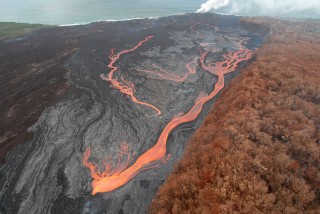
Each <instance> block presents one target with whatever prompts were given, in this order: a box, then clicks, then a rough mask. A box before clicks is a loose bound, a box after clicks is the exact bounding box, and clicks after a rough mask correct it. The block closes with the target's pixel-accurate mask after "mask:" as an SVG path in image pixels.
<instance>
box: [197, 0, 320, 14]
mask: <svg viewBox="0 0 320 214" xmlns="http://www.w3.org/2000/svg"><path fill="white" fill-rule="evenodd" d="M209 11H213V12H217V13H224V14H232V15H244V16H282V17H299V18H320V0H306V1H303V0H208V1H207V2H206V3H203V4H202V5H201V7H200V9H198V11H197V12H209Z"/></svg>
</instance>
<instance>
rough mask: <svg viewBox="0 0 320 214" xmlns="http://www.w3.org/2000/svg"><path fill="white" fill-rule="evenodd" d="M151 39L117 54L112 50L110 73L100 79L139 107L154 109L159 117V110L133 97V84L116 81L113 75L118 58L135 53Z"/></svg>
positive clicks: (150, 37) (109, 65)
mask: <svg viewBox="0 0 320 214" xmlns="http://www.w3.org/2000/svg"><path fill="white" fill-rule="evenodd" d="M152 38H153V36H148V37H146V38H145V39H143V40H142V41H140V42H139V43H138V44H137V45H136V46H134V47H133V48H131V49H128V50H123V51H120V52H119V53H114V51H115V49H112V50H111V53H110V55H109V59H110V63H109V64H108V68H110V69H111V71H110V73H109V74H108V76H105V75H103V74H102V75H101V78H102V79H103V80H106V81H109V82H110V83H111V84H112V86H113V87H114V88H117V89H119V90H120V92H121V93H123V94H126V95H128V96H129V97H130V98H131V100H132V101H133V102H135V103H137V104H140V105H144V106H147V107H150V108H152V109H154V110H155V111H157V113H158V115H161V111H160V109H158V108H157V107H155V106H154V105H152V104H149V103H146V102H142V101H140V100H138V99H137V97H136V96H135V95H134V93H135V92H136V90H135V88H134V84H133V83H132V82H130V81H126V80H124V79H123V78H122V79H121V80H122V81H118V79H117V78H116V77H114V73H115V72H116V71H117V70H118V67H116V66H115V65H114V64H115V63H116V62H117V61H118V60H119V58H120V57H121V56H122V55H123V54H127V53H130V52H133V51H135V50H136V49H137V48H139V47H140V46H141V45H142V44H143V43H145V42H147V41H148V40H149V39H152Z"/></svg>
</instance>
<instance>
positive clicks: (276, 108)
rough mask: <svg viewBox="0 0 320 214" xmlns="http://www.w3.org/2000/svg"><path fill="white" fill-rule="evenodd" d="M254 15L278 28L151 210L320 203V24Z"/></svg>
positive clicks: (293, 209) (305, 207)
mask: <svg viewBox="0 0 320 214" xmlns="http://www.w3.org/2000/svg"><path fill="white" fill-rule="evenodd" d="M246 21H249V22H256V23H263V24H268V25H269V26H271V28H272V30H273V35H272V37H271V39H270V41H269V42H267V44H265V45H264V46H263V47H262V48H260V49H259V50H258V51H257V60H256V61H255V62H253V63H252V64H251V65H250V66H249V67H248V68H247V69H246V71H244V72H243V73H242V75H241V76H240V77H239V78H238V79H237V80H236V81H234V82H233V83H232V84H231V85H230V87H229V88H228V89H227V90H225V91H224V92H223V94H222V96H221V98H220V99H219V100H218V101H217V103H216V104H215V105H214V108H213V110H212V112H211V114H210V115H208V116H207V118H206V120H205V122H204V123H203V125H202V126H201V127H200V128H199V129H198V130H197V131H196V133H195V134H194V136H193V137H192V139H191V142H190V143H189V145H188V147H187V149H186V151H185V155H184V157H183V158H182V160H181V161H180V162H179V163H178V164H177V166H176V168H175V169H174V171H173V172H172V174H171V175H170V176H169V178H168V179H167V181H166V182H165V184H164V185H163V186H162V187H161V188H160V190H159V192H158V194H157V197H156V198H155V199H154V201H153V203H152V205H151V207H150V210H149V211H150V212H151V213H304V212H308V213H317V212H319V210H320V206H319V204H320V203H319V202H320V170H319V166H320V157H319V156H320V145H319V143H320V140H319V139H320V131H319V127H320V106H319V104H320V84H319V83H320V69H319V59H320V42H319V41H320V37H319V32H320V31H319V29H320V28H319V25H313V24H303V23H289V22H281V23H279V22H278V21H276V22H275V21H272V20H267V21H265V20H264V21H262V20H258V19H256V20H253V19H251V20H246ZM314 29H317V30H314Z"/></svg>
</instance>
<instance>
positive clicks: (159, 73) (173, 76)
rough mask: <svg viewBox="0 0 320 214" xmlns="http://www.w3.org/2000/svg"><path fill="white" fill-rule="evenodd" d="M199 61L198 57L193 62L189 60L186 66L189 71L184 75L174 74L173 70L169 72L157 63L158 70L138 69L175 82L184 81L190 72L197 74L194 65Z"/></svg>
mask: <svg viewBox="0 0 320 214" xmlns="http://www.w3.org/2000/svg"><path fill="white" fill-rule="evenodd" d="M196 63H197V58H196V57H195V58H194V59H193V60H192V61H191V62H189V63H188V64H186V66H185V68H186V69H187V71H188V72H187V73H185V74H184V75H183V76H182V77H181V76H179V75H177V74H174V73H173V72H169V71H167V70H165V69H163V68H161V67H159V66H157V65H153V66H154V67H155V68H156V69H157V71H155V70H146V69H137V70H138V71H141V72H144V73H147V74H150V75H153V76H157V77H159V78H161V79H165V80H170V81H174V82H184V81H185V80H186V79H187V78H188V76H189V75H190V74H195V73H196V69H195V67H194V66H192V65H195V64H196Z"/></svg>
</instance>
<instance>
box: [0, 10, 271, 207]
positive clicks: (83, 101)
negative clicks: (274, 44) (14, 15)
mask: <svg viewBox="0 0 320 214" xmlns="http://www.w3.org/2000/svg"><path fill="white" fill-rule="evenodd" d="M267 34H268V31H267V30H265V29H263V28H261V27H259V26H255V25H248V24H246V25H245V24H243V23H242V22H241V20H240V18H239V17H234V16H221V15H215V14H210V13H208V14H188V15H182V16H172V17H166V18H159V19H151V20H150V19H143V20H131V21H123V22H98V23H92V24H89V25H84V26H73V27H55V28H49V29H44V30H40V31H37V32H34V33H33V34H31V35H27V36H24V37H20V38H16V39H6V40H1V41H0V50H3V51H1V55H0V57H1V59H2V60H3V61H2V60H1V61H2V62H1V67H0V68H1V70H0V71H1V75H2V77H3V78H2V80H1V88H3V92H4V93H2V95H1V97H0V98H1V103H2V104H1V105H3V106H4V108H3V110H2V112H1V116H2V117H3V121H4V122H3V125H2V126H1V138H0V140H1V141H0V143H1V144H0V146H1V147H5V146H6V147H8V145H11V144H13V145H16V144H19V143H24V144H23V145H18V146H17V147H15V148H14V149H13V150H11V151H10V152H9V153H8V154H7V158H6V162H5V163H4V164H2V165H1V166H0V201H1V202H0V213H1V212H2V213H144V212H145V211H146V210H147V208H148V206H149V204H150V202H151V200H152V198H153V196H154V195H155V193H156V191H157V189H158V187H159V186H160V185H161V184H162V183H163V181H164V180H165V179H166V177H167V175H168V174H169V173H170V171H171V169H172V167H173V165H174V163H175V162H176V161H177V160H178V159H179V158H180V157H181V156H182V154H183V148H184V146H185V144H186V143H187V142H188V138H189V137H190V135H191V134H192V133H193V132H194V130H195V129H196V128H197V127H198V126H199V124H200V123H201V121H202V120H203V118H204V116H205V115H206V113H207V112H208V110H209V109H210V108H211V107H212V104H213V102H214V100H212V101H210V102H209V103H207V104H206V105H205V106H204V108H203V109H202V113H201V115H200V116H199V117H198V118H197V119H196V120H195V121H193V122H191V123H185V124H183V125H180V126H178V127H177V128H175V129H174V130H173V131H172V132H171V134H170V136H169V139H168V142H167V154H170V158H169V160H168V161H166V162H165V163H161V164H159V165H158V166H157V167H153V168H151V169H149V170H144V171H142V172H140V173H139V174H138V175H137V176H135V177H134V178H133V179H132V180H131V181H129V182H128V183H126V184H125V185H124V186H122V187H120V188H118V189H116V190H114V191H112V192H107V193H98V194H96V195H91V191H92V186H91V181H92V178H91V176H90V171H89V169H88V168H87V167H85V166H84V164H83V163H82V160H83V154H84V152H85V150H86V149H87V148H91V156H90V162H92V163H95V164H96V165H98V166H99V167H100V168H101V169H102V168H103V165H102V161H103V160H109V162H112V163H113V164H117V161H118V158H119V153H120V152H121V145H123V144H126V145H127V146H128V151H129V156H130V157H131V158H132V161H131V162H130V163H132V162H134V160H136V159H137V158H138V157H139V155H141V154H142V153H144V152H145V151H147V150H148V149H149V148H151V147H152V146H153V145H154V144H155V143H156V142H157V139H158V137H159V135H160V134H161V132H162V130H163V129H164V127H165V126H166V125H167V124H168V123H169V122H170V121H171V120H172V119H173V118H174V117H175V116H176V115H178V114H179V113H185V112H187V111H188V110H189V109H190V108H191V107H192V106H193V105H194V103H195V100H196V99H197V97H198V96H199V95H200V94H201V93H202V94H203V92H204V93H209V92H210V91H212V90H213V88H214V84H215V82H216V81H217V78H216V77H215V76H214V75H212V74H210V73H207V72H205V71H203V70H202V69H201V67H200V66H199V57H200V54H201V53H202V52H204V51H209V50H214V53H212V54H209V55H208V56H207V58H206V62H207V63H213V62H216V61H219V60H221V58H223V54H226V53H228V52H232V51H236V50H239V49H242V48H244V49H250V50H254V49H255V48H257V47H258V46H259V45H261V44H262V43H263V41H264V39H265V38H266V36H267ZM148 36H153V38H151V39H150V40H148V41H147V42H145V43H143V44H142V45H141V46H139V47H138V48H137V49H136V50H134V51H131V52H129V53H127V54H123V55H122V56H121V57H120V58H119V59H118V60H117V61H116V62H115V65H116V66H117V68H118V69H117V71H116V72H115V74H114V78H116V79H117V81H119V82H122V83H125V82H127V84H128V82H130V83H132V84H133V85H134V86H133V88H134V95H135V97H136V98H137V99H138V100H140V101H142V102H145V103H149V104H152V105H153V106H156V107H157V108H158V109H159V110H160V111H161V115H158V114H157V112H156V111H155V110H154V109H152V108H150V107H148V106H145V105H140V104H138V103H136V102H133V100H132V99H131V97H130V96H128V95H126V94H125V93H123V92H121V91H120V90H119V89H118V88H115V87H112V84H111V83H110V81H106V80H104V79H103V78H101V75H102V74H103V75H105V76H107V75H108V74H109V72H110V68H108V65H109V63H110V59H109V56H110V53H111V51H112V49H113V48H115V50H114V52H115V53H117V52H120V51H122V50H129V49H131V48H133V47H135V46H136V45H137V44H138V43H139V42H140V41H142V40H143V39H144V38H146V37H148ZM188 63H191V66H192V69H193V70H194V71H195V72H194V73H192V72H189V70H188V69H187V67H186V65H188ZM245 64H246V63H242V64H241V66H239V67H238V69H237V70H236V71H235V72H233V73H231V74H228V75H226V76H225V79H226V83H228V82H229V81H230V80H231V79H232V78H233V77H235V76H236V75H237V74H238V73H239V72H240V69H241V67H243V66H245ZM188 72H189V73H188ZM64 74H66V76H64ZM184 76H186V78H182V79H183V80H181V79H179V77H184ZM31 77H32V78H31ZM64 77H65V79H64ZM61 81H62V83H60V82H61ZM63 81H67V83H68V86H64V85H63ZM18 83H19V84H18ZM20 83H21V84H20ZM50 84H52V85H54V86H55V88H54V90H52V88H51V89H50ZM10 87H12V88H10ZM39 88H41V89H43V88H45V89H44V90H38V89H39ZM18 92H19V93H18ZM48 93H49V94H50V96H49V97H48V96H45V94H48ZM57 95H59V96H57ZM52 96H53V97H58V98H57V99H54V101H53V99H52ZM21 97H22V98H21ZM48 100H49V101H50V102H49V101H48ZM46 101H47V102H46ZM28 103H29V104H28ZM48 103H49V104H48ZM19 106H20V108H21V106H25V107H24V108H23V109H25V110H24V111H21V110H20V111H18V110H15V109H19ZM33 106H40V107H39V109H38V108H36V109H35V113H34V114H31V116H30V117H27V116H26V115H29V112H31V111H32V110H33ZM41 106H43V107H41ZM44 107H45V110H44V111H42V108H44ZM226 108H227V106H226ZM37 109H38V110H37ZM39 111H40V112H39ZM37 112H39V113H38V114H39V115H40V117H38V114H37ZM23 118H27V119H28V120H30V118H31V119H32V118H33V119H35V118H36V120H37V122H36V123H35V124H33V125H32V126H31V127H29V128H28V131H29V132H31V133H34V135H33V139H32V140H27V139H28V138H26V137H19V138H14V137H15V136H20V135H22V136H24V135H25V132H23V130H22V128H21V129H19V131H17V130H16V129H15V127H16V123H15V121H19V120H23ZM12 121H13V122H12ZM12 136H13V137H12ZM12 139H14V140H12ZM19 140H20V141H19ZM17 141H19V143H16V142H17ZM24 141H25V142H24ZM12 142H13V143H12Z"/></svg>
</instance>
